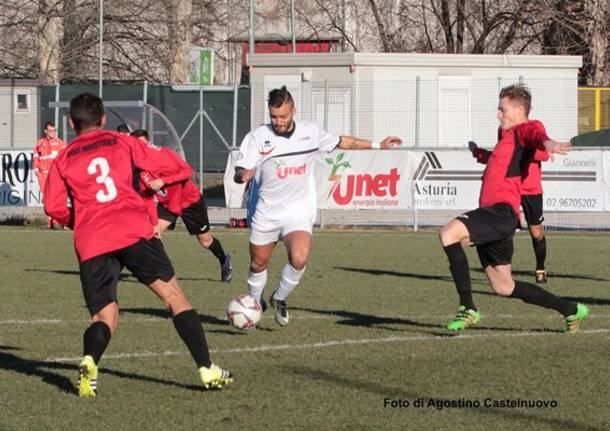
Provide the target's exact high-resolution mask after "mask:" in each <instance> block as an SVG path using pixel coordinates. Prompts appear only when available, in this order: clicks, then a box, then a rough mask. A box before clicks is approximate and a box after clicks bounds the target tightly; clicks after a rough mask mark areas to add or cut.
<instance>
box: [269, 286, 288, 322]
mask: <svg viewBox="0 0 610 431" xmlns="http://www.w3.org/2000/svg"><path fill="white" fill-rule="evenodd" d="M274 295H275V292H274V293H273V295H271V298H269V302H270V303H271V306H272V307H274V308H275V322H276V323H277V324H278V325H280V326H286V325H288V322H289V321H290V316H289V314H288V306H287V305H286V301H282V300H279V299H275V298H274Z"/></svg>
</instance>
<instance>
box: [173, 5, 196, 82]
mask: <svg viewBox="0 0 610 431" xmlns="http://www.w3.org/2000/svg"><path fill="white" fill-rule="evenodd" d="M167 12H168V37H169V53H168V54H169V67H170V70H169V80H170V82H171V83H172V84H184V83H186V80H187V77H188V72H189V64H190V59H189V51H190V46H191V14H192V12H193V2H192V0H171V1H168V2H167Z"/></svg>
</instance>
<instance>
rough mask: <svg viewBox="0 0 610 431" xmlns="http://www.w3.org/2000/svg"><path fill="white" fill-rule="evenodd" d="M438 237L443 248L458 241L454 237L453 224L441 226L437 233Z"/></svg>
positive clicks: (457, 238)
mask: <svg viewBox="0 0 610 431" xmlns="http://www.w3.org/2000/svg"><path fill="white" fill-rule="evenodd" d="M438 237H439V239H440V240H441V244H443V246H444V247H446V246H448V245H450V244H454V243H456V242H459V241H460V239H459V237H458V236H457V235H456V232H455V229H454V228H453V223H448V224H446V225H445V226H443V227H442V228H441V230H440V232H439V233H438Z"/></svg>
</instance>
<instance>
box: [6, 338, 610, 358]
mask: <svg viewBox="0 0 610 431" xmlns="http://www.w3.org/2000/svg"><path fill="white" fill-rule="evenodd" d="M608 333H610V329H591V330H584V331H580V332H579V334H580V335H595V334H608ZM548 336H555V337H558V336H561V337H566V335H565V334H563V333H550V332H516V333H513V334H506V333H501V334H485V335H471V334H466V335H464V334H461V335H456V336H452V337H439V336H425V335H416V336H408V337H400V336H395V337H385V338H359V339H358V338H356V339H347V340H331V341H320V342H318V343H305V344H277V345H262V346H258V347H238V348H234V349H211V350H210V352H211V353H214V354H223V353H257V352H273V351H280V350H304V349H322V348H326V347H337V346H354V345H364V344H378V343H396V342H402V341H414V342H417V341H461V340H470V339H479V338H517V337H548ZM576 336H578V335H576ZM187 354H188V352H187V351H165V352H149V351H144V352H136V353H114V354H108V355H104V360H108V359H128V358H148V357H163V356H182V355H187ZM81 359H82V357H81V356H78V357H76V356H73V357H50V358H45V359H43V360H42V362H78V361H80V360H81ZM29 361H34V360H29ZM24 362H25V361H24ZM20 363H22V362H19V361H15V362H12V363H9V364H2V363H0V366H11V365H17V364H20Z"/></svg>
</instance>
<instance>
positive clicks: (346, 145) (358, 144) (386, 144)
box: [338, 135, 402, 150]
mask: <svg viewBox="0 0 610 431" xmlns="http://www.w3.org/2000/svg"><path fill="white" fill-rule="evenodd" d="M395 145H402V140H401V139H400V138H398V137H396V136H388V137H387V138H385V139H384V140H383V141H381V142H379V143H373V142H371V141H369V140H368V139H361V138H356V137H354V136H345V135H344V136H341V140H340V141H339V145H338V147H339V148H341V149H342V150H370V149H382V150H385V149H386V148H390V147H393V146H395Z"/></svg>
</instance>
